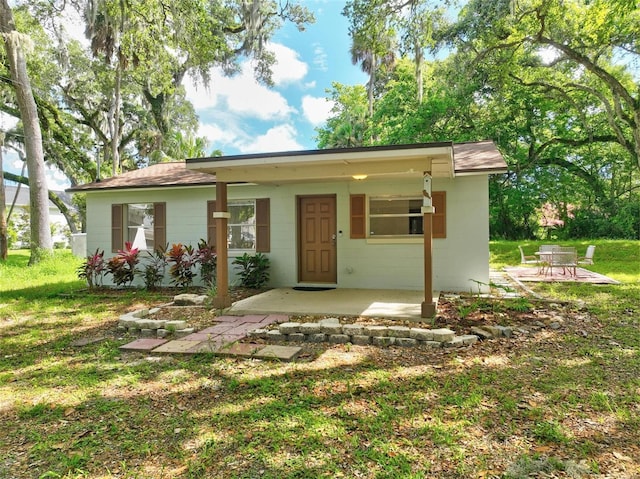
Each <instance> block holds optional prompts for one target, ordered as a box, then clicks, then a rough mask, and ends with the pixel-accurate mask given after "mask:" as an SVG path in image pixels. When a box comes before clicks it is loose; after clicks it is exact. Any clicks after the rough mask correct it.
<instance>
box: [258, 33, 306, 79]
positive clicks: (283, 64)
mask: <svg viewBox="0 0 640 479" xmlns="http://www.w3.org/2000/svg"><path fill="white" fill-rule="evenodd" d="M267 48H268V49H269V50H270V51H272V52H273V53H274V54H275V56H276V64H275V65H273V68H272V72H273V82H274V83H275V85H276V86H278V85H283V84H286V83H294V82H297V81H300V80H302V79H303V78H304V77H305V76H306V75H307V72H308V71H309V67H308V66H307V64H306V63H304V62H302V61H300V60H299V55H298V52H296V51H295V50H292V49H291V48H289V47H286V46H284V45H281V44H280V43H271V44H269V46H268V47H267Z"/></svg>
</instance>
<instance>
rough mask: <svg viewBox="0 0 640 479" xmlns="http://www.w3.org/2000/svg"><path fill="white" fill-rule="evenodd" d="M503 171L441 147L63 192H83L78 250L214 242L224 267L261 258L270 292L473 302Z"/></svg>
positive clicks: (121, 179) (135, 179)
mask: <svg viewBox="0 0 640 479" xmlns="http://www.w3.org/2000/svg"><path fill="white" fill-rule="evenodd" d="M505 171H506V163H505V162H504V159H503V158H502V156H501V154H500V153H499V152H498V150H497V149H496V147H495V145H494V144H493V142H490V141H484V142H477V143H462V144H455V145H454V144H452V143H450V142H448V143H447V142H443V143H426V144H418V145H399V146H384V147H369V148H353V149H336V150H314V151H300V152H285V153H269V154H258V155H238V156H229V157H216V158H196V159H190V160H187V161H186V162H178V163H162V164H157V165H153V166H150V167H147V168H144V169H141V170H136V171H132V172H129V173H125V174H123V175H120V176H117V177H113V178H109V179H105V180H102V181H101V182H94V183H90V184H86V185H81V186H77V187H74V188H71V189H69V190H67V191H69V192H82V193H86V200H87V250H88V251H95V250H96V249H100V250H105V251H106V252H111V253H113V252H115V251H117V249H120V248H122V245H123V244H124V241H131V242H134V241H136V244H137V245H138V246H140V245H141V246H143V247H146V248H148V249H151V248H153V247H154V246H155V245H158V244H165V243H166V242H168V243H169V244H172V243H183V244H191V245H194V246H195V245H196V244H197V243H198V240H199V239H201V238H203V239H207V240H208V242H209V243H210V244H216V243H219V241H220V238H223V239H226V245H223V247H222V248H221V247H220V246H218V248H217V249H218V257H219V259H220V258H221V257H228V261H229V264H230V261H231V260H232V259H233V257H234V256H237V255H239V254H242V253H245V252H250V253H253V252H264V253H265V254H267V255H268V256H269V258H270V260H271V280H270V286H273V287H281V286H300V285H328V286H335V287H340V288H367V289H369V288H371V289H411V290H420V289H422V288H425V289H433V290H440V291H470V290H473V291H477V290H478V283H476V281H479V282H480V283H481V284H482V283H484V284H488V283H489V193H488V177H489V174H492V173H503V172H505ZM225 202H227V203H228V208H225V207H224V203H225ZM216 204H217V206H216ZM430 205H433V207H435V212H433V211H432V210H431V208H430ZM424 221H429V223H431V224H432V228H431V231H432V234H431V235H430V237H431V238H430V239H431V241H429V242H426V243H425V241H424V240H423V227H424V224H425V223H424ZM225 224H226V226H225ZM221 226H222V228H225V229H226V234H224V235H222V236H221V235H220V234H219V233H218V234H216V231H217V229H218V228H220V227H221ZM223 242H224V241H223ZM225 246H226V247H225ZM229 269H230V272H231V274H232V273H233V269H232V268H229ZM429 270H431V272H430V271H429ZM223 279H224V278H223ZM220 280H221V278H220V276H219V278H218V282H219V283H220ZM429 282H431V288H429V286H428V283H429ZM219 286H220V284H219ZM222 287H223V288H224V285H222Z"/></svg>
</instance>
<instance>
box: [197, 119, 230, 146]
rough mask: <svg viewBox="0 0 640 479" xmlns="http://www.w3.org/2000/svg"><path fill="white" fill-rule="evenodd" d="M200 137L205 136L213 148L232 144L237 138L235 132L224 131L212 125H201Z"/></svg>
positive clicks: (199, 129)
mask: <svg viewBox="0 0 640 479" xmlns="http://www.w3.org/2000/svg"><path fill="white" fill-rule="evenodd" d="M198 136H204V137H205V138H206V139H207V140H208V141H209V144H210V145H212V146H215V145H216V144H220V143H230V142H232V141H233V140H235V139H236V137H237V135H236V133H235V132H234V131H233V130H223V129H222V128H220V127H219V126H218V125H216V124H212V123H206V124H204V123H202V124H200V126H199V128H198Z"/></svg>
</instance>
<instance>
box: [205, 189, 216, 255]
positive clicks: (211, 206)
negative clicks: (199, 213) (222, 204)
mask: <svg viewBox="0 0 640 479" xmlns="http://www.w3.org/2000/svg"><path fill="white" fill-rule="evenodd" d="M215 211H216V202H215V201H207V244H208V245H209V246H212V247H213V248H214V249H215V247H216V220H215V219H214V218H213V213H214V212H215Z"/></svg>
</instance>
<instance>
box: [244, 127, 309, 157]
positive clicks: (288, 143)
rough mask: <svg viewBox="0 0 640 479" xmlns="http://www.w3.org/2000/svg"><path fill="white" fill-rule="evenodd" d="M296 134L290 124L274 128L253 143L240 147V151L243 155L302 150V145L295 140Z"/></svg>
mask: <svg viewBox="0 0 640 479" xmlns="http://www.w3.org/2000/svg"><path fill="white" fill-rule="evenodd" d="M296 133H297V132H296V129H295V128H294V127H293V126H292V125H289V124H285V125H278V126H274V127H273V128H269V130H267V132H266V133H265V134H264V135H260V136H257V137H256V138H255V139H254V141H252V142H251V143H247V144H244V145H240V146H239V149H240V151H241V152H242V153H265V152H273V151H294V150H302V149H303V147H302V145H301V144H300V143H298V142H297V141H296V139H295V136H296Z"/></svg>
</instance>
